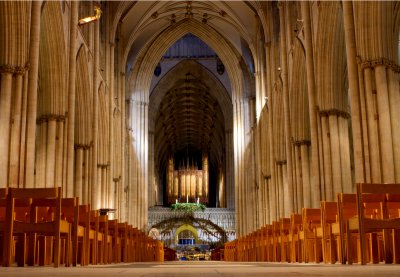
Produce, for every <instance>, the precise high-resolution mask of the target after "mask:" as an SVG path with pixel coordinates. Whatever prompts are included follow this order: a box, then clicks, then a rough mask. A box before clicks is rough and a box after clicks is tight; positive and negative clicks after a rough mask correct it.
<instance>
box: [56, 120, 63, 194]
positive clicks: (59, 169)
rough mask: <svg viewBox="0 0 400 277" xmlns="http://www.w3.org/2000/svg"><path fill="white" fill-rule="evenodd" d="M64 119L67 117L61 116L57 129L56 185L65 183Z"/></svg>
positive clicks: (60, 185)
mask: <svg viewBox="0 0 400 277" xmlns="http://www.w3.org/2000/svg"><path fill="white" fill-rule="evenodd" d="M64 121H65V118H64V117H62V118H59V119H58V121H57V128H56V129H57V131H56V136H57V139H56V153H57V156H56V165H55V172H54V175H55V177H54V179H55V184H54V185H55V186H56V187H62V183H63V157H64Z"/></svg>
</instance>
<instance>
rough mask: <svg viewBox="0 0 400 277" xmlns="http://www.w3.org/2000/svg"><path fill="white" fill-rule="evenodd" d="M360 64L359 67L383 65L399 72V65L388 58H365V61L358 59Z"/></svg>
mask: <svg viewBox="0 0 400 277" xmlns="http://www.w3.org/2000/svg"><path fill="white" fill-rule="evenodd" d="M359 63H360V64H361V68H362V69H364V68H374V67H376V66H380V65H383V66H385V67H387V68H391V69H392V70H393V71H394V72H397V73H399V72H400V66H399V65H398V64H397V63H396V62H395V61H392V60H389V59H387V58H378V59H375V60H367V61H361V60H360V61H359Z"/></svg>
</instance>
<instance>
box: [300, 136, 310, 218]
mask: <svg viewBox="0 0 400 277" xmlns="http://www.w3.org/2000/svg"><path fill="white" fill-rule="evenodd" d="M300 147H301V148H300V151H301V173H302V177H303V191H302V196H303V197H302V198H303V207H305V208H311V207H312V196H313V193H312V192H311V184H310V158H309V157H310V156H309V145H308V144H306V143H303V144H302V145H301V146H300ZM298 212H300V210H299V211H298Z"/></svg>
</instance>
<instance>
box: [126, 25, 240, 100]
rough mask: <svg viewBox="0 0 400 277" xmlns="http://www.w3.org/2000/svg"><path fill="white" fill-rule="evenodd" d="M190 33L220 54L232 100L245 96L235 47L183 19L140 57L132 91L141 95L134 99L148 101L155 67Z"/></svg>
mask: <svg viewBox="0 0 400 277" xmlns="http://www.w3.org/2000/svg"><path fill="white" fill-rule="evenodd" d="M187 33H192V34H193V35H195V36H197V37H198V38H200V39H201V40H203V41H204V42H205V43H207V44H208V45H209V46H210V47H211V48H212V49H213V50H214V51H215V52H216V53H217V55H218V56H219V57H220V58H221V60H222V62H223V63H224V65H225V67H226V69H227V73H228V76H229V79H230V81H231V88H232V98H240V97H242V96H243V90H244V85H243V79H242V69H241V67H240V66H239V65H240V60H241V59H240V55H239V53H237V51H236V50H235V49H234V47H233V46H231V45H230V43H229V42H228V41H227V40H225V38H224V37H223V36H221V35H220V34H219V33H218V32H216V31H215V30H214V29H213V28H211V27H209V26H208V25H205V24H202V23H199V22H197V21H196V20H191V19H187V20H182V21H181V22H179V23H177V24H176V25H172V26H171V27H169V28H167V29H166V30H165V31H164V32H163V33H162V35H160V36H158V37H156V38H155V39H154V40H153V41H152V42H150V43H149V44H148V46H147V47H146V48H145V50H143V51H142V52H141V53H140V54H139V57H138V59H137V63H136V64H135V67H134V68H133V70H132V72H131V75H130V80H129V84H130V86H129V87H130V89H131V91H132V92H134V93H139V95H134V96H133V97H135V98H136V99H138V100H139V99H141V100H146V99H148V97H149V88H150V83H151V78H152V74H153V72H154V68H155V67H156V65H157V63H158V62H159V60H160V59H161V57H162V55H163V54H164V53H165V52H166V51H167V50H168V48H169V47H170V46H171V45H172V44H173V43H174V42H175V41H177V40H178V39H179V38H181V37H182V36H184V35H185V34H187ZM128 53H129V52H126V53H125V56H124V62H123V63H122V64H126V62H127V58H128ZM135 77H136V78H135Z"/></svg>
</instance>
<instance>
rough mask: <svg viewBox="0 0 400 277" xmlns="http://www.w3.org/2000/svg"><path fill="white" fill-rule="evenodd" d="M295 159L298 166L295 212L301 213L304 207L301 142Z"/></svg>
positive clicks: (297, 147) (296, 147) (296, 148)
mask: <svg viewBox="0 0 400 277" xmlns="http://www.w3.org/2000/svg"><path fill="white" fill-rule="evenodd" d="M294 152H295V159H294V160H293V162H294V163H293V164H294V165H295V166H296V184H297V186H296V200H297V201H296V202H297V205H295V207H294V208H295V210H294V211H295V212H296V213H299V212H300V210H301V208H302V207H304V196H303V172H302V167H301V162H302V158H303V157H302V155H301V154H302V153H301V144H298V145H296V146H295V151H294Z"/></svg>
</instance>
